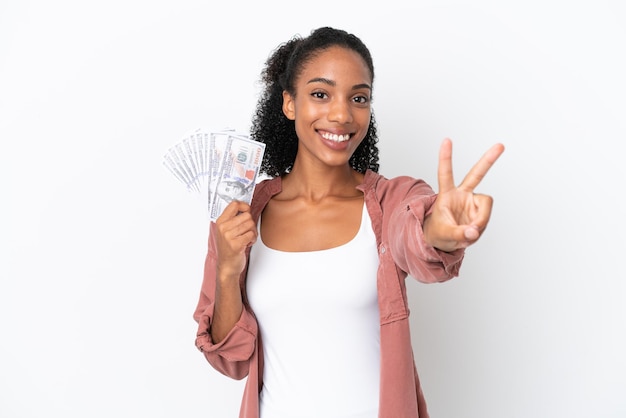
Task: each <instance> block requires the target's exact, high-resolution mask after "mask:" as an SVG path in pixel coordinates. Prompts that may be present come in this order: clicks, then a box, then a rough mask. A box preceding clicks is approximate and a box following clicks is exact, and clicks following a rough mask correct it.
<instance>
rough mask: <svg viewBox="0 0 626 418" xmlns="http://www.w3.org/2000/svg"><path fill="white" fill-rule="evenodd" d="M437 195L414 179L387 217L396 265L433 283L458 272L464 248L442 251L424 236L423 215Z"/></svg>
mask: <svg viewBox="0 0 626 418" xmlns="http://www.w3.org/2000/svg"><path fill="white" fill-rule="evenodd" d="M436 199H437V195H436V194H435V193H434V192H433V191H432V189H431V188H430V186H428V185H427V184H426V183H424V182H421V181H417V182H416V183H415V184H414V185H413V186H412V187H411V188H410V191H409V193H407V195H406V196H405V198H404V199H402V200H401V201H400V204H398V205H397V206H396V208H395V209H394V210H393V211H392V214H391V217H390V219H389V224H388V227H389V243H390V245H391V251H392V255H393V258H394V261H395V262H396V264H397V265H398V267H399V268H401V269H402V270H404V271H405V272H407V273H408V274H409V275H410V276H412V277H414V278H415V279H417V280H418V281H420V282H424V283H435V282H443V281H446V280H449V279H451V278H453V277H456V276H458V275H459V270H460V267H461V263H462V261H463V257H464V256H465V250H464V249H458V250H455V251H453V252H450V253H448V252H445V251H441V250H438V249H436V248H434V247H432V246H431V245H428V244H427V243H426V241H425V240H424V232H423V224H424V219H425V217H426V215H427V214H428V213H430V210H431V208H432V205H433V203H434V202H435V200H436Z"/></svg>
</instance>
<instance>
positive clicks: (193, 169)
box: [163, 129, 265, 221]
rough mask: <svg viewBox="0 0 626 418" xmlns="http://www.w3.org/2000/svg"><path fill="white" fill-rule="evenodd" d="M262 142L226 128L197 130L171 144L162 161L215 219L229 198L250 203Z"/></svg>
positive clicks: (263, 146) (261, 158)
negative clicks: (203, 202) (197, 196)
mask: <svg viewBox="0 0 626 418" xmlns="http://www.w3.org/2000/svg"><path fill="white" fill-rule="evenodd" d="M264 152H265V144H263V143H261V142H258V141H254V140H252V139H250V138H249V137H248V136H247V135H245V134H240V133H236V132H235V131H234V130H231V129H226V130H222V131H217V132H208V131H206V130H204V131H203V130H201V129H198V130H196V131H195V132H194V133H193V134H192V135H190V136H188V137H186V138H185V139H183V140H182V141H181V142H180V143H179V144H176V145H175V146H173V147H171V148H170V149H169V150H168V152H167V153H166V154H165V156H164V159H163V164H164V165H165V166H166V167H167V168H168V169H169V170H170V172H171V173H172V174H173V175H174V176H175V177H176V178H177V179H178V180H179V181H181V182H182V183H184V184H185V185H186V186H187V189H188V190H189V191H193V192H198V193H200V194H201V195H205V196H206V200H205V202H207V203H208V213H209V216H210V220H211V221H215V220H216V219H217V218H218V217H219V216H220V215H221V214H222V212H223V211H224V209H225V208H226V206H227V205H228V204H229V203H230V202H232V201H233V200H237V201H241V202H245V203H248V204H249V203H250V202H251V201H252V195H253V193H254V188H255V186H256V181H257V178H258V175H259V170H260V167H261V162H262V161H263V153H264Z"/></svg>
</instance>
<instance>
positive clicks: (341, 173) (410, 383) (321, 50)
mask: <svg viewBox="0 0 626 418" xmlns="http://www.w3.org/2000/svg"><path fill="white" fill-rule="evenodd" d="M262 81H263V82H264V84H265V87H266V88H265V91H264V93H263V94H262V95H261V98H260V100H259V103H258V106H257V111H256V114H255V116H254V118H253V126H252V131H251V133H252V137H253V138H254V139H256V140H258V141H262V142H264V143H265V144H266V150H265V157H264V161H263V166H262V171H263V172H264V173H265V174H267V175H269V176H270V177H271V179H270V180H265V181H263V182H261V183H260V184H258V185H257V186H256V190H255V192H254V197H253V199H252V203H251V205H250V206H249V205H247V204H245V203H242V202H237V201H234V202H232V203H230V205H229V206H228V207H227V208H226V209H225V211H224V212H223V214H222V215H221V217H220V218H219V219H217V221H216V222H215V223H214V224H212V225H211V230H210V234H209V248H208V254H207V258H206V263H205V274H204V281H203V284H202V291H201V294H200V300H199V302H198V305H197V309H196V311H195V314H194V318H195V320H196V321H197V322H198V323H199V328H198V334H197V339H196V345H197V347H198V348H199V349H200V351H202V352H203V353H204V355H205V357H206V358H207V360H208V361H209V362H210V363H211V365H212V366H213V367H214V368H215V369H217V370H219V371H220V372H221V373H223V374H225V375H227V376H230V377H233V378H235V379H242V378H244V377H247V382H246V388H245V393H244V396H243V402H242V405H241V412H240V417H241V418H257V417H259V416H260V417H261V418H295V417H316V418H321V417H323V418H335V417H336V418H340V417H341V418H348V417H350V418H375V417H382V418H417V417H421V418H424V417H428V412H427V409H426V403H425V401H424V396H423V394H422V389H421V386H420V382H419V379H418V375H417V371H416V369H415V363H414V360H413V352H412V347H411V339H410V335H409V319H408V316H409V309H408V303H407V299H406V289H405V282H404V280H405V278H406V276H407V275H410V276H411V277H414V278H416V279H417V280H420V281H422V282H426V283H431V282H440V281H444V280H448V279H450V278H452V277H455V276H457V275H458V273H459V267H460V265H461V261H462V259H463V256H464V249H465V248H466V247H467V246H469V245H471V244H473V243H474V242H476V240H477V239H478V238H479V237H480V236H481V234H482V233H483V231H484V230H485V227H486V226H487V223H488V220H489V217H490V213H491V207H492V198H491V197H490V196H486V195H479V194H474V193H473V190H474V188H475V187H476V186H477V185H478V184H479V182H480V181H481V179H482V178H483V176H484V175H485V174H486V173H487V171H488V170H489V168H490V167H491V165H492V164H493V163H494V162H495V161H496V159H497V158H498V157H499V156H500V154H501V153H502V152H503V150H504V147H503V146H502V145H501V144H496V145H494V146H493V147H492V148H491V149H490V150H489V151H487V152H486V153H485V154H484V156H483V157H482V158H481V159H480V160H479V161H478V163H477V164H476V165H475V166H474V167H473V168H472V169H471V171H470V172H469V173H468V175H467V176H466V177H465V179H464V180H463V181H462V182H461V184H460V185H458V186H456V185H455V184H454V180H453V176H452V165H451V154H452V145H451V142H450V141H449V140H444V142H443V143H442V145H441V150H440V155H439V169H438V182H439V192H438V193H437V194H435V192H434V191H433V190H432V188H431V187H430V186H429V185H427V184H426V183H425V182H423V181H421V180H418V179H414V178H411V177H398V178H393V179H387V178H385V177H383V176H381V175H379V174H377V171H378V150H377V147H376V143H377V140H378V139H377V133H376V123H375V120H374V116H373V114H372V108H371V101H372V87H373V81H374V66H373V63H372V58H371V56H370V53H369V51H368V49H367V48H366V46H365V45H364V44H363V43H362V42H361V41H360V39H359V38H357V37H356V36H354V35H352V34H348V33H346V32H345V31H342V30H337V29H333V28H320V29H317V30H315V31H313V32H312V33H311V34H310V35H309V36H308V37H306V38H301V37H295V38H293V39H291V40H290V41H288V42H286V43H284V44H282V45H281V46H280V47H279V48H278V49H276V50H275V51H274V53H273V54H272V55H271V56H270V58H269V59H268V61H267V63H266V67H265V69H264V71H263V73H262Z"/></svg>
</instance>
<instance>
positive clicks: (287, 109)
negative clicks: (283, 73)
mask: <svg viewBox="0 0 626 418" xmlns="http://www.w3.org/2000/svg"><path fill="white" fill-rule="evenodd" d="M283 113H284V114H285V116H287V119H290V120H296V105H295V102H294V98H293V97H292V96H291V94H289V93H287V91H283Z"/></svg>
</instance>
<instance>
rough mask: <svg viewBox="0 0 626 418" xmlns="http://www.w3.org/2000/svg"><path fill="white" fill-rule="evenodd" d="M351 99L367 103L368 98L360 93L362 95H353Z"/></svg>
mask: <svg viewBox="0 0 626 418" xmlns="http://www.w3.org/2000/svg"><path fill="white" fill-rule="evenodd" d="M353 100H354V101H355V102H356V103H359V104H367V103H369V101H370V98H369V97H368V96H365V95H362V96H355V97H354V99H353Z"/></svg>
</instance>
